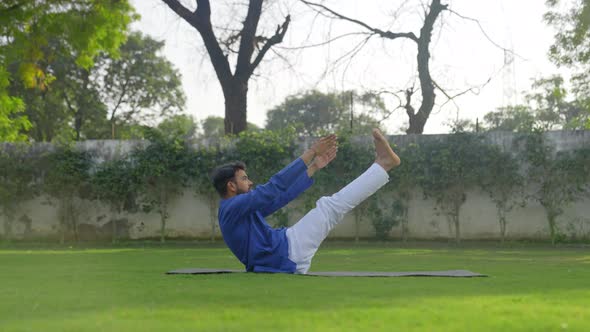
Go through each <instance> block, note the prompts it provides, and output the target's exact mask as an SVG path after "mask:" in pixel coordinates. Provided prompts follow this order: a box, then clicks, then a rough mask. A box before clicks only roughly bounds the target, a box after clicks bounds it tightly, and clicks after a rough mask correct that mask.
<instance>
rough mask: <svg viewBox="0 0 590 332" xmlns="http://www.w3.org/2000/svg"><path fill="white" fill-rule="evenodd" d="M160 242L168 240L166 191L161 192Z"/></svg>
mask: <svg viewBox="0 0 590 332" xmlns="http://www.w3.org/2000/svg"><path fill="white" fill-rule="evenodd" d="M160 204H161V210H160V242H161V243H164V242H166V219H167V218H168V197H167V195H166V193H165V192H162V193H161V194H160Z"/></svg>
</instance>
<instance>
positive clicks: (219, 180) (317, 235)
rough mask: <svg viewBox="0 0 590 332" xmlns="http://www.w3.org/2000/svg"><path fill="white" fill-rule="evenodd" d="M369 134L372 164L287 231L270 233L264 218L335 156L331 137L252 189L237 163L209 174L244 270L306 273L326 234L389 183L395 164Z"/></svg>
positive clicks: (378, 136) (385, 146) (225, 231)
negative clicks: (219, 198)
mask: <svg viewBox="0 0 590 332" xmlns="http://www.w3.org/2000/svg"><path fill="white" fill-rule="evenodd" d="M372 134H373V141H374V144H375V154H376V158H375V162H374V163H373V164H372V165H371V166H370V167H369V168H368V169H367V170H366V171H365V172H364V173H363V174H361V175H360V176H359V177H358V178H356V179H355V180H354V181H352V182H351V183H349V184H348V185H346V186H345V187H344V188H342V189H341V190H340V191H339V192H337V193H335V194H334V195H332V196H325V197H322V198H320V199H319V200H318V201H317V202H316V207H315V208H314V209H312V210H311V211H309V212H308V213H307V214H306V215H305V216H304V217H303V218H301V220H299V221H298V222H297V223H296V224H295V225H293V226H291V227H289V228H284V227H282V228H277V229H275V228H272V227H271V226H270V225H268V223H267V222H266V220H265V219H264V218H265V217H267V216H269V215H270V214H272V213H273V212H275V211H277V210H278V209H280V208H282V207H283V206H285V205H287V204H288V203H289V202H290V201H292V200H294V199H295V198H297V196H299V195H300V194H301V193H303V192H304V191H305V190H306V189H307V188H309V187H310V186H311V185H312V184H313V180H312V179H311V177H312V176H313V174H314V173H315V172H317V171H318V170H320V169H322V168H324V167H326V165H328V164H329V163H330V162H331V161H332V160H334V158H335V157H336V153H337V151H338V143H337V139H336V136H335V135H329V136H326V137H323V138H321V139H319V140H318V141H317V142H315V143H314V144H313V145H312V146H311V147H310V148H309V149H307V150H306V151H305V152H303V154H302V155H301V156H300V157H299V158H297V159H295V161H293V162H292V163H291V164H289V165H288V166H286V167H285V168H283V169H282V170H281V171H279V172H278V173H277V174H275V175H273V176H272V177H271V178H270V180H269V182H268V183H266V184H264V185H259V186H257V187H256V188H253V183H252V181H250V180H249V179H248V175H247V174H246V166H245V165H244V163H242V162H234V163H230V164H225V165H222V166H219V167H217V168H215V170H213V172H212V174H211V177H212V180H213V185H214V186H215V189H216V190H217V192H218V193H219V195H220V196H221V198H222V199H221V202H220V206H219V227H220V229H221V234H222V235H223V239H224V241H225V243H226V244H227V246H228V247H229V249H230V250H231V251H232V252H233V254H234V255H235V256H236V257H237V258H238V259H239V260H240V262H242V264H244V265H245V267H246V271H248V272H282V273H300V274H305V273H307V271H308V270H309V267H310V265H311V260H312V258H313V256H314V255H315V253H316V251H317V250H318V248H319V246H320V244H321V243H322V241H324V239H325V238H326V237H327V236H328V233H329V232H330V230H331V229H332V228H334V226H336V224H338V223H339V222H340V221H341V220H342V219H343V218H344V215H345V214H346V213H348V212H349V211H351V210H352V209H353V208H354V207H355V206H357V205H359V204H360V203H361V202H362V201H363V200H365V199H367V198H368V197H369V196H371V195H372V194H374V193H375V192H376V191H377V190H378V189H379V188H381V187H382V186H383V185H385V184H386V183H387V182H388V181H389V176H388V174H387V172H388V171H389V170H391V169H392V168H394V167H396V166H398V165H399V164H400V159H399V157H398V156H397V155H396V154H395V153H394V152H393V150H392V149H391V147H390V146H389V143H388V142H387V139H386V138H385V137H384V136H383V134H382V133H381V132H380V131H379V130H378V129H373V133H372Z"/></svg>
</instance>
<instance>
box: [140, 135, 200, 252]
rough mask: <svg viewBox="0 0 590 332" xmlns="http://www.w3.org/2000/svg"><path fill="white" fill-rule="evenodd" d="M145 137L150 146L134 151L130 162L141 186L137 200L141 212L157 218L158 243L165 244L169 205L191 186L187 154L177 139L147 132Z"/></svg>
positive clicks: (185, 146) (182, 143)
mask: <svg viewBox="0 0 590 332" xmlns="http://www.w3.org/2000/svg"><path fill="white" fill-rule="evenodd" d="M146 135H147V137H148V139H149V141H150V144H149V145H148V146H147V147H146V148H145V149H139V148H138V149H136V150H135V151H133V153H132V154H131V156H130V158H131V162H132V163H133V165H134V168H133V169H134V171H135V177H136V178H137V180H138V182H139V184H140V186H139V191H140V192H141V195H140V197H139V200H140V202H141V204H142V206H143V208H144V211H146V212H149V211H152V210H155V211H156V212H157V213H158V214H160V221H161V225H160V226H161V228H160V241H161V242H164V241H165V238H166V222H167V220H168V218H169V217H170V215H169V208H168V207H169V204H170V202H171V201H172V199H173V198H175V197H177V196H180V195H181V194H182V190H183V188H185V187H186V186H187V185H188V184H189V183H190V174H191V165H190V163H189V161H190V158H189V156H190V154H189V150H188V147H187V145H186V144H185V142H184V141H183V140H182V139H181V138H179V137H168V136H166V135H164V134H163V133H161V132H159V131H157V130H148V131H147V133H146Z"/></svg>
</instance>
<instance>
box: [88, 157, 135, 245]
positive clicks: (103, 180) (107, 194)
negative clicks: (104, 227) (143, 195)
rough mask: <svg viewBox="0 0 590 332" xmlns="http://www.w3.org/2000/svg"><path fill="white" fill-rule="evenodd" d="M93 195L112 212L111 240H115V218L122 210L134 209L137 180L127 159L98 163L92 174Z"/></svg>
mask: <svg viewBox="0 0 590 332" xmlns="http://www.w3.org/2000/svg"><path fill="white" fill-rule="evenodd" d="M90 181H91V183H92V187H93V193H94V197H95V198H96V199H98V200H99V201H101V202H103V203H106V204H107V205H108V206H109V207H110V209H111V213H112V217H111V224H112V227H113V229H112V240H113V242H116V241H117V228H116V225H117V223H116V219H117V217H118V215H119V214H120V213H121V212H122V211H123V210H124V209H126V210H134V207H135V201H136V198H137V195H138V189H139V182H138V180H137V177H136V174H135V172H134V169H133V165H132V164H131V163H130V162H129V160H127V159H125V158H122V159H115V160H111V161H105V162H104V163H102V164H100V165H98V167H97V170H96V171H95V172H94V173H93V174H92V177H91V180H90Z"/></svg>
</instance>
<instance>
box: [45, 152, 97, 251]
mask: <svg viewBox="0 0 590 332" xmlns="http://www.w3.org/2000/svg"><path fill="white" fill-rule="evenodd" d="M45 164H46V166H47V169H46V170H44V171H45V172H46V175H45V178H44V182H43V190H45V192H46V193H47V194H48V195H49V196H51V197H53V198H54V199H56V200H57V204H58V215H59V229H60V235H61V240H60V243H62V244H63V243H64V242H65V239H66V236H67V234H68V233H71V234H72V235H73V237H74V241H78V216H79V213H80V208H79V204H78V201H79V199H80V198H86V197H89V193H90V183H89V179H90V176H89V172H90V168H91V166H92V158H91V156H90V154H89V153H88V152H80V151H76V150H74V149H73V148H71V147H60V148H58V149H57V150H56V151H53V152H52V153H51V154H49V156H47V162H46V163H45Z"/></svg>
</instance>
